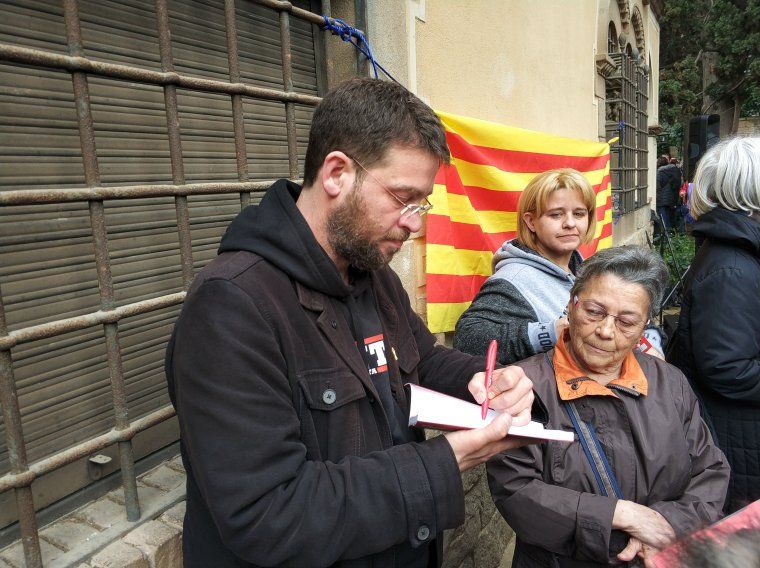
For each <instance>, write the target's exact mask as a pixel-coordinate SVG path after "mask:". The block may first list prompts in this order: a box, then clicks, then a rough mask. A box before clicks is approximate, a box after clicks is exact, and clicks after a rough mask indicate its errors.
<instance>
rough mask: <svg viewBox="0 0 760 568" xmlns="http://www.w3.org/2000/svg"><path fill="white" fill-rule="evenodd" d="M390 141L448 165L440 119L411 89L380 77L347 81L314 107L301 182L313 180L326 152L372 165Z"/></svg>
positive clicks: (386, 149) (381, 156) (308, 182)
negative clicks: (342, 153) (415, 149)
mask: <svg viewBox="0 0 760 568" xmlns="http://www.w3.org/2000/svg"><path fill="white" fill-rule="evenodd" d="M393 145H398V146H406V147H409V148H417V149H421V150H426V151H428V152H430V154H432V155H433V156H435V157H436V158H438V160H439V161H440V163H441V164H448V163H449V159H450V154H449V147H448V145H447V144H446V134H445V131H444V129H443V125H442V124H441V120H440V119H439V118H438V116H437V115H436V114H435V113H434V112H433V109H431V108H430V107H429V106H427V105H426V104H425V103H423V102H422V101H421V100H420V99H418V98H417V97H416V96H415V95H414V94H413V93H411V92H410V91H409V90H407V89H406V88H404V87H402V86H401V85H398V84H396V83H391V82H388V81H381V80H379V79H352V80H349V81H346V82H345V83H342V84H340V85H338V86H337V87H336V88H335V89H333V90H331V91H330V92H329V93H327V95H325V97H324V98H323V99H322V102H320V103H319V105H318V106H317V108H316V110H315V111H314V117H313V118H312V121H311V130H310V131H309V146H308V148H307V149H306V163H305V165H304V180H303V181H304V185H307V186H308V185H311V184H313V183H314V181H315V180H316V177H317V172H318V171H319V168H321V167H322V163H323V162H324V160H325V157H326V156H327V154H329V153H330V152H334V151H336V150H338V151H341V152H344V153H346V154H348V155H349V156H350V157H352V158H356V159H357V160H358V161H359V162H360V163H361V164H363V165H364V166H366V167H371V166H372V165H374V164H376V163H377V162H380V161H382V160H383V158H385V155H386V153H387V151H388V149H389V148H390V147H391V146H393Z"/></svg>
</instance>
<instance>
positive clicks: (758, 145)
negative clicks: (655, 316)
mask: <svg viewBox="0 0 760 568" xmlns="http://www.w3.org/2000/svg"><path fill="white" fill-rule="evenodd" d="M691 213H692V215H693V216H694V218H695V219H696V222H695V224H694V229H693V234H694V236H695V237H696V238H697V239H698V240H703V244H702V246H701V247H700V248H699V250H698V252H697V256H696V258H695V259H694V262H693V264H692V265H691V269H690V270H689V274H688V277H687V280H686V285H685V292H684V299H683V303H682V305H681V317H680V319H679V322H678V331H677V333H676V336H675V338H674V341H673V343H672V344H671V347H670V351H669V353H668V360H669V361H671V362H673V363H674V364H676V365H677V366H678V367H679V368H680V369H681V370H682V371H683V372H684V374H685V375H686V376H687V377H689V380H690V381H691V384H692V386H693V388H694V390H695V391H696V393H697V396H698V397H699V398H700V400H701V402H702V404H703V407H704V409H705V411H706V415H707V420H708V423H710V424H711V426H712V429H713V432H714V435H715V438H716V442H717V444H718V445H719V446H720V448H721V449H722V450H723V451H724V452H725V454H726V457H727V458H728V461H729V463H730V464H731V470H732V471H731V484H730V487H729V495H728V500H727V502H726V511H727V512H731V511H735V510H737V509H739V508H740V507H742V506H744V505H746V504H747V503H749V502H751V501H754V500H756V499H759V498H760V138H732V139H729V140H725V141H723V142H721V143H720V144H718V145H717V146H715V147H713V148H712V149H710V150H709V151H708V152H707V153H706V154H705V155H704V156H703V158H702V159H701V161H700V163H699V167H698V168H697V173H696V176H695V178H694V189H693V191H692V199H691Z"/></svg>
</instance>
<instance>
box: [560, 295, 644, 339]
mask: <svg viewBox="0 0 760 568" xmlns="http://www.w3.org/2000/svg"><path fill="white" fill-rule="evenodd" d="M573 303H574V304H575V307H576V308H578V309H579V310H580V312H581V316H582V317H583V318H584V319H586V320H587V321H589V322H594V323H599V322H602V321H604V320H606V319H607V318H608V317H611V318H613V319H614V320H615V327H617V329H618V331H620V332H621V333H624V334H626V335H628V334H632V333H634V332H636V331H637V330H638V329H639V328H640V327H642V326H643V325H644V324H645V322H644V320H642V319H641V318H639V317H636V316H634V315H628V314H623V315H622V316H616V315H614V314H611V313H609V312H607V310H605V309H604V308H603V307H602V306H600V305H599V304H597V303H596V302H593V301H591V300H579V299H578V296H575V297H573Z"/></svg>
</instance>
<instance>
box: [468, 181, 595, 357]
mask: <svg viewBox="0 0 760 568" xmlns="http://www.w3.org/2000/svg"><path fill="white" fill-rule="evenodd" d="M595 212H596V195H595V194H594V190H593V188H592V187H591V184H590V183H589V182H588V180H586V178H585V177H583V175H581V174H580V172H578V171H576V170H573V169H570V168H562V169H555V170H549V171H546V172H544V173H542V174H539V175H538V176H536V177H535V178H533V179H532V180H531V181H530V183H529V184H528V185H527V187H526V188H525V190H524V191H523V192H522V194H521V195H520V200H519V202H518V205H517V238H516V239H512V240H510V241H506V242H505V243H504V244H503V245H502V246H501V248H499V250H497V251H496V254H494V257H493V272H494V273H493V275H492V276H491V277H489V278H488V280H486V282H485V283H484V284H483V287H482V288H481V289H480V292H478V295H477V296H476V297H475V300H474V301H473V302H472V305H471V306H470V307H469V308H468V309H467V311H465V312H464V314H462V316H461V317H460V318H459V321H458V322H457V325H456V335H455V336H454V347H455V348H457V349H459V350H460V351H464V352H466V353H472V354H473V355H482V354H485V352H486V349H487V347H488V343H489V342H490V340H491V339H496V340H497V341H498V342H499V352H498V361H499V362H500V363H503V364H507V363H512V362H515V361H519V360H521V359H525V358H526V357H530V356H531V355H535V354H536V353H541V352H544V351H548V350H549V349H551V348H552V347H553V346H554V344H555V343H556V341H557V336H558V334H559V333H560V332H561V331H562V329H564V328H565V327H566V326H567V318H566V317H565V315H564V310H565V307H566V306H567V302H568V300H569V299H570V288H571V287H572V285H573V282H574V281H575V274H576V272H577V270H578V268H579V267H580V264H581V262H582V261H583V258H582V257H581V255H580V253H579V252H578V250H577V249H578V247H579V246H580V245H581V244H585V243H588V242H590V241H591V240H592V239H593V237H594V231H595V230H596V214H595Z"/></svg>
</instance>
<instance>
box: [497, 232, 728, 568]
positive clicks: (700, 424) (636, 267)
mask: <svg viewBox="0 0 760 568" xmlns="http://www.w3.org/2000/svg"><path fill="white" fill-rule="evenodd" d="M667 277H668V270H667V268H666V266H665V263H664V262H663V260H662V259H661V258H660V257H659V256H658V255H657V254H656V253H654V252H652V251H650V250H649V249H646V248H640V247H617V248H611V249H605V250H602V251H599V252H597V253H596V254H594V255H593V256H591V257H590V258H589V259H588V260H586V261H585V262H584V263H583V266H582V267H581V269H580V272H579V273H578V276H577V278H576V279H575V282H574V283H573V287H572V289H571V291H570V295H571V298H572V299H571V300H570V302H569V303H568V319H569V327H568V328H567V329H566V330H565V331H564V332H563V333H562V335H561V336H560V337H559V339H558V340H557V344H556V346H555V348H554V349H553V350H552V351H550V352H548V353H541V354H538V355H534V356H533V357H530V358H528V359H526V360H524V361H521V362H519V363H517V365H518V366H520V367H522V368H523V369H524V370H525V373H526V374H527V375H529V376H530V377H531V378H532V380H533V383H534V385H535V389H536V394H537V396H538V397H539V398H540V399H541V400H542V401H543V402H544V403H545V404H546V407H547V411H548V414H549V423H548V427H550V428H556V429H560V430H575V431H576V433H577V435H578V441H577V442H576V443H573V444H561V443H558V442H545V443H543V444H540V445H534V446H526V447H524V448H521V449H514V450H508V451H506V452H504V453H502V454H500V455H499V456H497V457H495V458H493V459H492V460H490V461H489V462H488V463H487V465H486V469H487V471H488V478H489V479H488V481H489V485H490V488H491V493H492V495H493V498H494V501H495V503H496V506H497V508H498V509H499V511H500V512H501V514H502V515H503V516H504V518H505V519H506V521H507V523H509V526H510V527H512V529H514V531H515V534H516V535H517V545H516V548H515V556H514V561H513V564H512V566H513V568H556V567H572V568H590V567H594V566H607V565H609V564H618V563H621V562H623V563H627V562H631V561H632V560H634V558H635V557H637V556H641V557H643V558H645V559H648V558H649V557H651V556H652V555H653V554H654V553H655V552H656V551H657V550H660V549H662V548H665V547H666V546H668V545H669V544H671V543H672V542H674V541H675V539H676V538H679V537H681V536H683V535H686V534H689V533H691V532H692V531H693V530H695V529H696V528H699V527H701V526H703V525H705V524H709V523H712V522H714V521H716V520H717V519H718V518H719V517H720V515H721V508H722V507H723V502H724V499H725V496H726V490H727V487H728V477H729V467H728V463H727V462H726V458H725V456H724V455H723V453H722V452H721V451H720V449H718V447H717V446H716V445H715V444H714V443H713V440H712V437H711V436H710V432H709V430H708V428H707V425H706V424H705V423H704V421H703V420H702V418H701V414H700V409H699V404H698V402H697V399H696V397H695V396H694V393H693V392H692V390H691V388H690V387H689V383H688V381H687V380H686V378H685V377H684V376H683V374H682V373H681V372H680V371H679V370H678V369H676V368H675V367H673V366H672V365H669V364H668V363H666V362H665V361H662V360H661V359H659V358H657V357H652V356H649V355H647V354H643V353H639V352H637V351H636V350H635V347H636V344H637V342H638V338H639V337H640V335H641V332H642V330H643V329H644V326H645V325H646V323H647V321H648V320H650V319H652V318H654V316H655V315H656V313H657V311H658V310H659V306H660V300H661V297H662V294H663V291H664V288H665V283H666V282H667Z"/></svg>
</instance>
